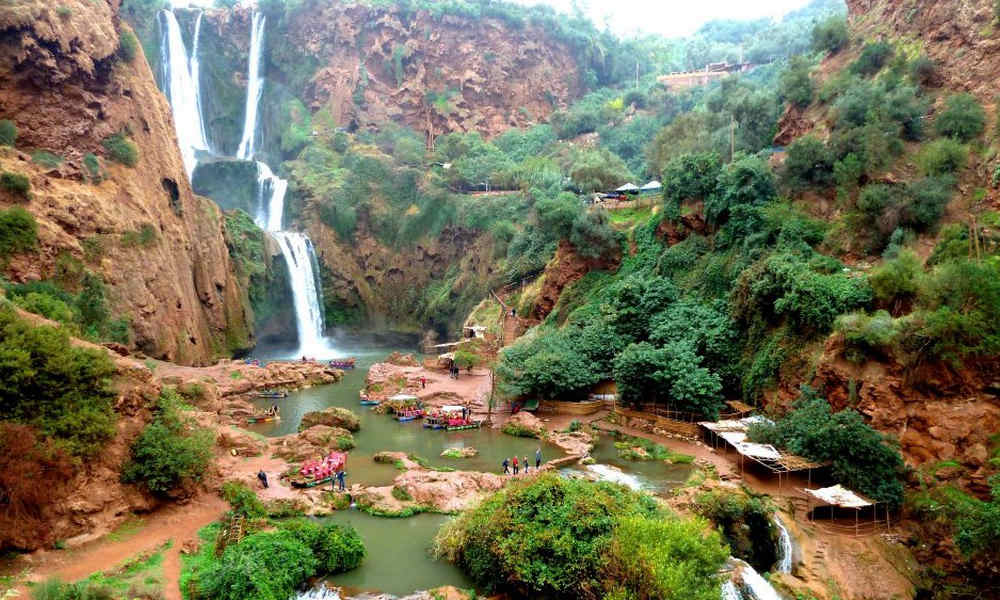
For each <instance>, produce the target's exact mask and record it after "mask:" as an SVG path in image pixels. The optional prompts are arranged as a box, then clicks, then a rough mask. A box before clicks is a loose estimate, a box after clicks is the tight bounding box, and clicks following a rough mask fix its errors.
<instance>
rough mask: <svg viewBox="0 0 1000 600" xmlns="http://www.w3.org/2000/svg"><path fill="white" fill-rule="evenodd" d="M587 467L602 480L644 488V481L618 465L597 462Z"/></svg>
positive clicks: (631, 487)
mask: <svg viewBox="0 0 1000 600" xmlns="http://www.w3.org/2000/svg"><path fill="white" fill-rule="evenodd" d="M586 469H587V470H588V471H590V472H591V473H593V474H594V475H596V476H597V478H598V479H600V480H601V481H610V482H612V483H617V484H620V485H624V486H625V487H627V488H629V489H632V490H636V491H639V490H641V489H643V485H642V481H640V480H639V478H638V477H636V476H635V475H632V474H630V473H626V472H624V471H622V470H621V469H618V468H616V467H612V466H609V465H601V464H596V465H587V466H586Z"/></svg>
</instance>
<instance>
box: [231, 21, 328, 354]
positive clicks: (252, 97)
mask: <svg viewBox="0 0 1000 600" xmlns="http://www.w3.org/2000/svg"><path fill="white" fill-rule="evenodd" d="M265 21H266V19H265V18H264V15H263V14H261V13H260V12H254V14H253V21H252V25H251V27H252V28H251V31H250V59H249V74H248V76H247V106H246V117H245V119H244V123H243V139H242V141H240V146H239V150H237V152H236V156H237V158H242V159H244V160H250V159H251V158H252V157H253V154H254V144H255V140H256V139H257V135H258V132H257V129H258V127H259V119H258V118H257V114H258V109H259V105H260V99H261V97H262V95H263V92H264V74H263V73H262V71H261V65H260V61H261V56H262V55H263V54H264V25H265ZM257 190H258V191H257V196H258V209H257V215H256V220H257V225H258V226H260V227H261V228H262V229H264V230H265V231H267V232H268V233H269V234H270V235H271V237H272V238H274V240H275V241H276V242H278V247H279V248H281V254H282V255H283V256H284V257H285V264H287V265H288V275H289V280H290V282H291V286H292V305H293V308H294V309H295V325H296V328H297V329H298V333H299V349H298V352H297V354H302V355H310V356H314V355H316V354H323V353H325V352H328V351H329V346H328V345H327V344H326V343H325V340H324V339H323V304H322V296H321V295H320V287H319V285H318V284H317V279H316V273H317V272H318V270H319V269H318V267H319V265H318V262H317V261H316V252H315V251H314V250H313V245H312V242H311V241H310V240H309V236H307V235H306V234H304V233H299V232H294V231H284V230H283V229H282V227H281V226H282V220H283V217H284V212H285V193H286V192H287V191H288V181H286V180H285V179H282V178H281V177H278V176H277V175H275V174H274V172H273V171H272V170H271V168H270V167H269V166H268V165H267V164H265V163H263V162H260V161H257Z"/></svg>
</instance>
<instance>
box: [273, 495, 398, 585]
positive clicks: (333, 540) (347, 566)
mask: <svg viewBox="0 0 1000 600" xmlns="http://www.w3.org/2000/svg"><path fill="white" fill-rule="evenodd" d="M394 489H395V488H394ZM279 529H280V530H281V531H288V532H291V533H292V534H293V535H294V536H295V537H296V538H297V539H299V540H300V541H302V542H303V543H304V544H306V545H307V546H308V547H309V549H310V550H312V553H313V556H315V557H316V560H317V561H318V565H317V572H318V573H323V574H327V575H336V574H337V573H343V572H345V571H350V570H352V569H356V568H358V567H359V566H360V565H361V562H362V561H363V560H364V559H365V554H366V550H365V545H364V543H362V541H361V537H360V536H359V535H358V532H357V531H355V529H354V528H353V527H351V526H350V525H338V524H336V523H325V524H319V523H317V522H315V521H311V520H308V519H293V520H291V521H287V522H284V523H281V524H280V525H279Z"/></svg>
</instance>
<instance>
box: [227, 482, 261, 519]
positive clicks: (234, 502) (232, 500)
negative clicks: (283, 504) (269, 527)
mask: <svg viewBox="0 0 1000 600" xmlns="http://www.w3.org/2000/svg"><path fill="white" fill-rule="evenodd" d="M222 499H223V500H225V501H226V502H228V503H229V509H230V511H231V512H232V513H233V514H236V515H240V516H242V517H244V518H246V519H250V520H255V519H263V518H265V517H266V516H267V509H266V508H265V507H264V503H262V502H261V501H260V498H258V497H257V492H255V491H253V490H252V489H250V488H249V487H247V485H246V484H245V483H243V482H240V481H227V482H226V483H224V484H222Z"/></svg>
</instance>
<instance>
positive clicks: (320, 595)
mask: <svg viewBox="0 0 1000 600" xmlns="http://www.w3.org/2000/svg"><path fill="white" fill-rule="evenodd" d="M295 598H296V600H340V594H338V593H337V592H336V591H335V590H331V589H330V588H328V587H326V586H325V585H320V586H318V587H314V588H312V589H310V590H309V591H306V592H302V593H301V594H299V595H297V596H296V597H295Z"/></svg>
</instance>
